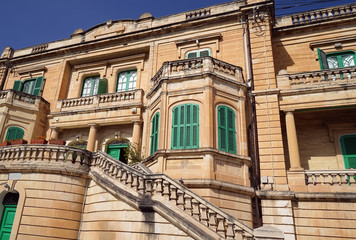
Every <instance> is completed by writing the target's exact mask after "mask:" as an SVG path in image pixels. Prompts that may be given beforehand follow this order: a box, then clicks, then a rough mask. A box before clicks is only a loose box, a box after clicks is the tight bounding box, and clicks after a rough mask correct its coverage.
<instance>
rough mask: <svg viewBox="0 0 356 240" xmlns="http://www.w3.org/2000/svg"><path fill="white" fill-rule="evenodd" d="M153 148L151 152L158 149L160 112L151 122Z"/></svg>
mask: <svg viewBox="0 0 356 240" xmlns="http://www.w3.org/2000/svg"><path fill="white" fill-rule="evenodd" d="M151 128H152V129H151V150H150V154H153V153H154V152H156V151H157V148H158V128H159V113H156V114H155V116H154V117H153V119H152V123H151Z"/></svg>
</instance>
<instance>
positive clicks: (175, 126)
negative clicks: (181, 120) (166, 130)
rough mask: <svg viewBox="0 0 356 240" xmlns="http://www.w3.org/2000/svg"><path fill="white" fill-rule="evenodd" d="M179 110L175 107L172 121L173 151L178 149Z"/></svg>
mask: <svg viewBox="0 0 356 240" xmlns="http://www.w3.org/2000/svg"><path fill="white" fill-rule="evenodd" d="M178 114H179V108H178V107H175V108H174V109H173V117H172V118H173V119H172V133H171V134H172V144H171V145H172V149H177V148H178V117H179V115H178Z"/></svg>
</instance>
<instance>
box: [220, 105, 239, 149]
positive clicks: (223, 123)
mask: <svg viewBox="0 0 356 240" xmlns="http://www.w3.org/2000/svg"><path fill="white" fill-rule="evenodd" d="M218 137H219V150H222V151H225V152H229V153H236V130H235V113H234V111H233V110H232V109H231V108H228V107H226V106H219V107H218Z"/></svg>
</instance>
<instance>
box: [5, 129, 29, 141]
mask: <svg viewBox="0 0 356 240" xmlns="http://www.w3.org/2000/svg"><path fill="white" fill-rule="evenodd" d="M24 134H25V132H24V130H22V129H21V128H19V127H9V129H8V130H7V133H6V137H5V139H8V140H14V139H22V138H23V136H24Z"/></svg>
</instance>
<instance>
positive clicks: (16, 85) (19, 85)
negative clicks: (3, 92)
mask: <svg viewBox="0 0 356 240" xmlns="http://www.w3.org/2000/svg"><path fill="white" fill-rule="evenodd" d="M13 89H14V90H16V91H21V90H22V81H21V80H15V82H14V86H13Z"/></svg>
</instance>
